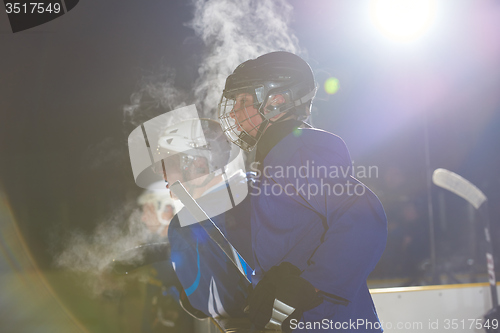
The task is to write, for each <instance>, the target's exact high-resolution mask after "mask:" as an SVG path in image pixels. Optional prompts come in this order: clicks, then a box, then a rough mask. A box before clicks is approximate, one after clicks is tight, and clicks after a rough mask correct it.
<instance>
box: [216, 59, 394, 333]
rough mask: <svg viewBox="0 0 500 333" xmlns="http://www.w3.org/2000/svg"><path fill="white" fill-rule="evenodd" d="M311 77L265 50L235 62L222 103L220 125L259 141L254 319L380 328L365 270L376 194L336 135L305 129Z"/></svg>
mask: <svg viewBox="0 0 500 333" xmlns="http://www.w3.org/2000/svg"><path fill="white" fill-rule="evenodd" d="M315 92H316V83H315V80H314V76H313V73H312V70H311V68H310V67H309V65H308V64H307V63H306V62H305V61H304V60H303V59H302V58H300V57H298V56H296V55H294V54H292V53H288V52H281V51H280V52H272V53H268V54H264V55H262V56H260V57H258V58H256V59H252V60H248V61H246V62H244V63H242V64H241V65H239V66H238V67H237V68H236V69H235V70H234V72H233V73H232V74H231V75H230V76H228V78H227V80H226V84H225V89H224V91H223V94H222V98H221V102H220V104H219V119H220V121H221V125H222V128H223V131H224V133H225V134H226V135H227V137H228V138H229V139H230V141H232V142H233V143H234V144H236V145H238V146H239V147H241V148H242V149H244V150H247V151H251V150H253V149H256V162H257V163H258V164H254V165H256V166H257V165H258V168H257V169H258V170H257V172H258V178H257V180H256V182H255V184H254V185H253V186H252V192H251V193H250V197H251V230H252V237H251V239H252V252H253V256H254V261H253V262H254V265H255V267H254V268H255V272H254V274H255V275H254V276H252V284H253V286H254V289H253V292H252V293H251V295H250V296H249V298H248V311H249V316H250V319H251V320H252V322H253V324H254V326H255V328H257V329H263V328H264V327H265V328H271V329H280V328H281V329H282V330H283V331H285V332H290V331H294V332H295V331H307V332H325V331H336V330H339V331H342V332H381V331H382V328H381V325H380V322H379V319H378V316H377V313H376V310H375V307H374V305H373V302H372V299H371V296H370V293H369V291H368V287H367V284H366V279H367V277H368V275H369V274H370V272H371V271H372V270H373V268H374V267H375V265H376V264H377V262H378V260H379V258H380V256H381V255H382V252H383V250H384V247H385V243H386V237H387V219H386V216H385V213H384V210H383V207H382V205H381V203H380V201H379V199H378V198H377V197H376V196H375V194H374V193H373V192H371V191H370V190H369V189H368V188H367V187H366V186H365V185H363V184H362V183H361V182H359V181H358V180H357V179H355V178H354V177H353V176H352V175H351V172H333V171H338V170H343V171H346V170H352V162H351V158H350V155H349V152H348V150H347V147H346V145H345V143H344V142H343V140H342V139H341V138H340V137H338V136H336V135H334V134H331V133H329V132H326V131H322V130H318V129H313V128H307V127H308V126H306V124H305V123H304V122H303V120H305V119H306V118H307V117H308V116H309V114H310V110H311V104H312V100H313V98H314V96H315Z"/></svg>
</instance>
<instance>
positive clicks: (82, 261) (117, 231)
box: [55, 207, 152, 295]
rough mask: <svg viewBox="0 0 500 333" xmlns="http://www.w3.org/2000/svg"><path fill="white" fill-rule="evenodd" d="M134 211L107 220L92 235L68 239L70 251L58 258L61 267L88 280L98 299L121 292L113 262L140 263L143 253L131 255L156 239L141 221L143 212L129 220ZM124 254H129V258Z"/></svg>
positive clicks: (137, 211)
mask: <svg viewBox="0 0 500 333" xmlns="http://www.w3.org/2000/svg"><path fill="white" fill-rule="evenodd" d="M127 211H130V207H125V208H124V209H122V210H120V211H119V212H117V213H115V214H114V215H113V216H112V217H111V218H108V219H106V221H105V222H103V223H101V224H100V225H98V226H97V228H96V229H95V230H94V232H93V234H92V235H88V234H85V233H83V232H73V233H72V235H71V236H70V237H69V238H68V239H66V242H67V243H66V249H65V250H64V251H63V252H62V253H61V254H60V255H58V256H57V257H56V258H55V264H56V266H58V267H62V268H66V269H69V270H71V271H72V272H74V273H77V274H78V276H79V278H84V281H85V283H86V284H87V286H88V287H89V289H90V290H91V291H92V292H93V294H94V295H100V294H102V293H103V292H105V291H106V290H108V289H110V290H113V289H119V288H120V287H122V284H123V282H124V281H123V279H121V278H119V276H116V275H115V274H114V273H113V272H112V269H113V259H116V258H120V259H121V260H123V261H124V262H125V261H126V262H129V263H136V262H138V261H140V260H141V259H142V253H141V252H140V251H127V250H130V249H132V248H134V247H137V246H139V245H141V244H143V243H145V242H148V241H151V239H152V236H151V234H150V232H149V231H148V230H147V228H146V227H145V226H144V224H143V223H142V222H141V220H140V214H141V212H140V210H139V209H134V210H133V211H132V214H130V216H128V217H127V216H126V213H125V212H127ZM124 254H128V256H126V257H125V258H124V257H123V255H124Z"/></svg>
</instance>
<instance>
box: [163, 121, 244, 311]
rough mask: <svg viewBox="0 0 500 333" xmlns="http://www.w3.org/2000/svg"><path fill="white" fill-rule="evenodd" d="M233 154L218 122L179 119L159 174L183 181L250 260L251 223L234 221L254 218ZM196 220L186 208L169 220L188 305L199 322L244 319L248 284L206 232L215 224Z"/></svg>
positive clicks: (167, 138) (167, 133)
mask: <svg viewBox="0 0 500 333" xmlns="http://www.w3.org/2000/svg"><path fill="white" fill-rule="evenodd" d="M231 150H233V151H234V149H231V144H230V143H229V142H228V141H227V139H226V137H225V135H224V134H223V133H222V130H221V127H220V125H219V124H218V123H217V122H216V121H214V120H209V119H189V120H184V121H180V122H177V123H175V124H174V125H171V126H169V127H167V128H166V129H164V130H163V133H162V134H161V135H160V137H159V144H158V152H159V153H160V154H161V155H162V156H163V158H162V164H160V165H159V171H158V172H160V173H163V172H164V174H165V181H167V183H168V184H172V183H174V182H175V181H177V180H179V181H181V183H182V184H183V185H184V186H185V188H186V189H187V190H188V192H189V193H190V194H191V196H192V197H193V198H194V199H196V200H197V202H198V204H199V205H200V206H201V207H202V208H203V209H204V210H205V211H206V212H207V213H208V215H209V216H210V217H211V218H212V220H213V221H214V222H215V223H216V224H217V226H218V227H219V228H220V229H221V230H222V231H223V232H224V233H225V236H226V237H227V238H228V239H229V240H230V241H232V242H233V243H234V244H235V247H237V250H238V252H239V253H240V254H241V255H242V256H243V257H246V258H245V259H247V262H249V260H248V259H252V256H251V248H250V247H251V243H250V237H249V234H250V228H249V222H250V221H249V218H247V219H246V220H247V223H245V218H238V221H237V223H236V220H235V216H249V215H250V214H249V210H248V208H246V207H248V205H246V204H245V200H247V199H245V195H246V194H247V193H248V186H247V183H246V182H247V181H246V175H245V173H243V172H242V171H241V170H239V171H238V170H234V172H228V170H229V169H230V168H229V167H228V166H227V165H228V164H229V163H230V162H231V153H230V152H231ZM236 151H239V149H237V150H236ZM241 188H243V189H244V190H245V191H244V193H243V192H241V191H239V189H241ZM244 199H245V200H244ZM247 201H248V202H249V200H247ZM233 206H235V207H233ZM245 209H246V211H245ZM192 220H193V216H192V215H191V214H190V212H189V210H188V209H186V208H183V209H181V210H180V211H179V213H178V214H176V215H175V216H174V218H173V219H172V221H171V222H170V226H169V232H168V239H169V242H170V246H171V258H172V265H173V267H174V269H175V272H176V275H177V277H178V278H179V280H180V282H181V284H182V287H183V290H184V292H183V294H182V295H181V303H182V305H183V307H184V308H185V309H186V310H187V311H189V312H190V313H191V314H192V315H193V316H195V317H197V318H205V317H243V316H244V312H243V310H244V308H245V299H246V297H247V290H248V283H247V282H246V280H245V279H244V278H243V277H242V276H241V275H240V273H239V272H238V269H237V268H236V266H234V265H233V263H232V262H231V261H230V260H228V259H227V258H226V257H225V255H224V252H223V251H222V250H221V249H220V248H219V247H218V245H217V244H216V243H214V242H213V241H212V239H211V238H210V237H209V235H208V234H207V232H206V230H205V227H210V224H211V222H210V221H208V220H207V221H202V222H200V223H193V221H192ZM245 226H246V227H245ZM236 245H237V246H236ZM235 255H236V254H235ZM236 259H237V260H238V262H240V260H239V258H236ZM240 264H241V265H244V262H240ZM243 269H244V270H245V271H247V272H248V274H250V273H251V271H252V269H250V267H249V266H245V267H243Z"/></svg>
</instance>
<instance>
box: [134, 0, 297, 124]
mask: <svg viewBox="0 0 500 333" xmlns="http://www.w3.org/2000/svg"><path fill="white" fill-rule="evenodd" d="M193 5H194V18H193V20H192V21H191V22H188V23H186V26H188V27H191V28H192V29H193V30H194V32H195V34H196V36H197V37H198V38H200V39H201V40H202V42H203V45H204V50H203V51H202V59H201V61H200V64H199V67H198V78H197V80H196V82H195V83H194V85H193V87H191V89H190V91H189V92H187V91H185V90H182V89H178V88H176V87H175V85H174V80H175V70H174V69H172V68H164V69H162V72H163V73H159V74H158V76H150V77H147V78H144V80H143V82H142V84H141V86H140V88H139V89H138V90H137V91H136V92H134V93H133V94H132V96H131V104H130V105H127V106H126V107H125V108H124V115H125V121H126V122H130V123H132V124H133V125H135V126H138V125H139V124H141V123H142V122H144V121H145V120H149V119H150V118H152V117H151V115H150V117H149V118H148V115H147V113H148V110H150V109H151V108H159V107H161V108H163V112H165V111H169V110H173V109H176V108H179V107H182V106H185V105H189V104H193V103H195V104H196V105H197V106H198V110H199V111H201V112H200V113H202V115H203V116H204V117H206V118H212V119H216V110H217V104H218V103H219V100H220V97H221V95H222V90H223V89H224V84H225V80H226V77H227V76H228V75H229V74H231V73H232V72H233V70H234V69H235V68H236V66H238V65H239V64H240V63H242V62H244V61H246V60H249V59H253V58H256V57H258V56H260V55H262V54H265V53H268V52H272V51H278V50H281V51H289V52H293V53H299V51H300V50H299V46H298V39H297V37H296V36H295V35H294V34H293V32H292V31H291V29H290V28H289V23H290V20H291V16H292V10H293V8H292V6H291V5H290V4H289V3H288V2H287V1H285V0H243V1H231V0H208V1H207V0H193ZM141 113H142V114H143V116H142V117H141V116H140V114H141ZM137 119H140V121H136V120H137Z"/></svg>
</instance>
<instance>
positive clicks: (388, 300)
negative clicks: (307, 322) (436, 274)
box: [196, 283, 500, 333]
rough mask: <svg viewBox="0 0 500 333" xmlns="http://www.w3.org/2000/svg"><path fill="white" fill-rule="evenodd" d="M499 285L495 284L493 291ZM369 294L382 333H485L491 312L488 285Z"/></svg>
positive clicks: (202, 332) (244, 326)
mask: <svg viewBox="0 0 500 333" xmlns="http://www.w3.org/2000/svg"><path fill="white" fill-rule="evenodd" d="M499 285H500V284H498V283H497V290H499V289H500V287H499ZM370 292H371V294H372V297H373V302H374V303H375V306H376V308H377V312H378V315H379V318H380V321H381V323H382V327H383V329H384V331H385V332H422V333H426V332H429V333H431V332H432V333H437V332H485V331H484V327H483V325H484V322H483V315H484V314H485V313H486V312H488V311H489V310H490V309H491V308H492V304H491V296H490V287H489V284H488V283H475V284H455V285H438V286H424V287H404V288H380V289H371V290H370ZM499 292H500V290H499ZM221 324H222V325H223V326H224V325H228V326H229V327H228V328H229V330H228V331H229V332H248V323H246V322H245V321H241V320H239V322H238V320H236V321H234V320H233V321H227V320H225V321H222V322H221ZM371 324H372V323H366V322H363V320H362V319H360V320H359V321H357V322H351V323H331V322H329V323H327V322H324V323H320V324H318V325H321V327H322V330H324V331H325V332H327V331H330V330H329V328H335V325H337V326H339V327H338V328H340V326H341V325H344V328H347V326H349V327H350V328H351V329H353V328H354V331H359V332H363V331H364V329H365V328H366V325H371ZM499 324H500V323H499ZM222 331H223V330H222V329H221V328H220V327H217V325H216V324H215V323H214V321H213V320H212V321H210V320H204V321H199V322H198V323H197V324H196V332H197V333H219V332H222Z"/></svg>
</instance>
